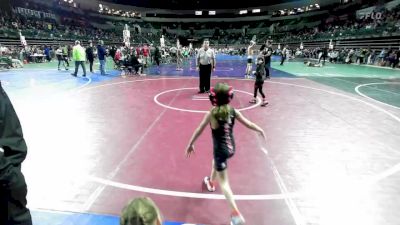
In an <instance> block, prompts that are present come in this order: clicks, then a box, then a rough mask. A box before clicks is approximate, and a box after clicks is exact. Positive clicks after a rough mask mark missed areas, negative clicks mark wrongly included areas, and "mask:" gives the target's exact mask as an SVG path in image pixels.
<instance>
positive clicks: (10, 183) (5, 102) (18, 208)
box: [0, 82, 32, 225]
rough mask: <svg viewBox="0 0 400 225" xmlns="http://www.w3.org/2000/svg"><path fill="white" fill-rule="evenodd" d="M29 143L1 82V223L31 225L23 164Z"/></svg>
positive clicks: (6, 224)
mask: <svg viewBox="0 0 400 225" xmlns="http://www.w3.org/2000/svg"><path fill="white" fill-rule="evenodd" d="M26 155H27V146H26V143H25V139H24V136H23V133H22V128H21V124H20V122H19V119H18V116H17V114H16V113H15V111H14V107H13V105H12V103H11V101H10V99H9V98H8V96H7V94H6V92H5V91H4V89H3V88H2V86H1V82H0V224H2V225H3V224H4V225H32V218H31V213H30V211H29V209H28V208H27V207H26V204H27V200H26V195H27V186H26V182H25V178H24V175H23V174H22V172H21V164H22V162H23V161H24V160H25V157H26Z"/></svg>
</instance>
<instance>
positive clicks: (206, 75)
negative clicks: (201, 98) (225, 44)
mask: <svg viewBox="0 0 400 225" xmlns="http://www.w3.org/2000/svg"><path fill="white" fill-rule="evenodd" d="M209 45H210V42H209V41H208V39H205V40H204V42H203V47H202V48H200V49H199V51H198V53H197V57H196V58H197V60H196V65H197V70H199V76H200V85H199V93H204V92H209V91H210V82H211V81H210V80H211V71H215V64H216V61H215V53H214V50H212V49H210V47H209Z"/></svg>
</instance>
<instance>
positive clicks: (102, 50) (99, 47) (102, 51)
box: [97, 40, 106, 75]
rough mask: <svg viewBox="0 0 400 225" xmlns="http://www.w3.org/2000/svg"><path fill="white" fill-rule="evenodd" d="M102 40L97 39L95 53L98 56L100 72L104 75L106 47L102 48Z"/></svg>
mask: <svg viewBox="0 0 400 225" xmlns="http://www.w3.org/2000/svg"><path fill="white" fill-rule="evenodd" d="M103 45H104V42H103V41H102V40H100V41H99V44H98V45H97V55H98V57H99V62H100V74H101V75H106V69H105V67H106V49H105V48H104V46H103Z"/></svg>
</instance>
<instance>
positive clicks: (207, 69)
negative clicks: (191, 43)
mask: <svg viewBox="0 0 400 225" xmlns="http://www.w3.org/2000/svg"><path fill="white" fill-rule="evenodd" d="M199 70H200V72H199V74H200V85H199V92H201V93H203V92H206V91H210V82H211V64H208V65H201V64H200V67H199Z"/></svg>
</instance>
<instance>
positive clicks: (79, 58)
mask: <svg viewBox="0 0 400 225" xmlns="http://www.w3.org/2000/svg"><path fill="white" fill-rule="evenodd" d="M72 59H73V60H74V61H75V73H72V74H71V75H72V76H74V77H76V76H77V74H78V67H79V65H81V66H82V69H83V77H86V68H85V61H86V52H85V49H84V48H83V47H82V46H81V42H80V41H75V46H74V47H73V48H72Z"/></svg>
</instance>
